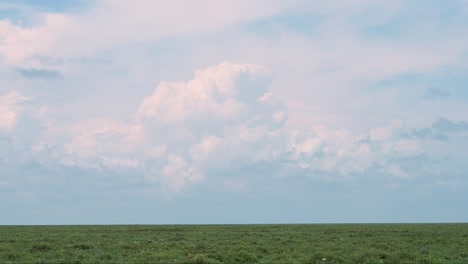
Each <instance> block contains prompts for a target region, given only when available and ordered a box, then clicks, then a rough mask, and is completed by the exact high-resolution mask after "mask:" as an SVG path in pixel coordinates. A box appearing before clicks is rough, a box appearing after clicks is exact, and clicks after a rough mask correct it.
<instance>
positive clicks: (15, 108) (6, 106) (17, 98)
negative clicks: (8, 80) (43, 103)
mask: <svg viewBox="0 0 468 264" xmlns="http://www.w3.org/2000/svg"><path fill="white" fill-rule="evenodd" d="M31 100H32V99H31V98H28V97H25V96H23V95H21V94H20V93H19V92H18V91H17V90H13V91H11V92H9V93H7V94H5V95H1V96H0V129H2V130H3V131H5V132H9V131H10V130H11V129H12V128H13V127H14V126H15V124H16V123H17V121H18V116H19V115H20V113H21V103H24V102H27V101H31Z"/></svg>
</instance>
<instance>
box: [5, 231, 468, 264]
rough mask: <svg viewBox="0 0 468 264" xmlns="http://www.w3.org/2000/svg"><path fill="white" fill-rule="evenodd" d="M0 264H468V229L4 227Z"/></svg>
mask: <svg viewBox="0 0 468 264" xmlns="http://www.w3.org/2000/svg"><path fill="white" fill-rule="evenodd" d="M0 263H468V224H294V225H164V226H163V225H129V226H106V225H102V226H92V225H90V226H0Z"/></svg>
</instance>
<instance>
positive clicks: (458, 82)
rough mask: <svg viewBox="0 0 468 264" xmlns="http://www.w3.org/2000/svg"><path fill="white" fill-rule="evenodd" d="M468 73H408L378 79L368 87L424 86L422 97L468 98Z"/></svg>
mask: <svg viewBox="0 0 468 264" xmlns="http://www.w3.org/2000/svg"><path fill="white" fill-rule="evenodd" d="M467 86H468V75H467V74H466V70H465V71H464V72H463V71H462V72H458V71H457V72H447V71H442V72H439V73H430V74H423V73H406V74H402V75H398V76H393V77H391V78H388V79H385V80H381V81H378V82H376V83H374V84H372V85H371V86H369V87H368V89H367V90H368V91H378V90H382V89H399V90H407V89H408V88H411V87H412V88H413V89H414V88H415V87H424V89H423V91H424V92H425V94H422V95H421V98H425V99H435V98H439V97H452V98H454V99H455V100H462V101H467V100H468V89H466V87H467Z"/></svg>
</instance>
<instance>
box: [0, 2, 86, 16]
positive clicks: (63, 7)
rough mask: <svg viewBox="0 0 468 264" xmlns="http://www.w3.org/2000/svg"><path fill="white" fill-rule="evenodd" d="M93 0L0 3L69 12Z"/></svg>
mask: <svg viewBox="0 0 468 264" xmlns="http://www.w3.org/2000/svg"><path fill="white" fill-rule="evenodd" d="M93 2H94V1H91V0H67V1H58V0H2V2H1V3H0V6H1V5H5V6H6V5H9V6H11V7H15V6H16V7H18V8H21V7H23V8H25V7H29V8H31V9H35V10H38V11H43V12H58V13H61V12H70V11H79V10H83V9H86V7H88V6H89V5H91V4H92V3H93Z"/></svg>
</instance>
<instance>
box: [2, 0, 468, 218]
mask: <svg viewBox="0 0 468 264" xmlns="http://www.w3.org/2000/svg"><path fill="white" fill-rule="evenodd" d="M467 29H468V1H466V0H450V1H439V0H424V1H423V0H411V1H406V0H394V1H386V0H385V1H384V0H339V1H325V0H287V1H286V0H237V1H215V0H195V1H184V0H174V1H162V0H132V1H126V0H93V1H91V0H70V1H52V0H0V225H36V224H41V225H42V224H61V225H62V224H65V225H67V224H246V223H259V224H260V223H401V222H468V162H467V160H468V30H467Z"/></svg>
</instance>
